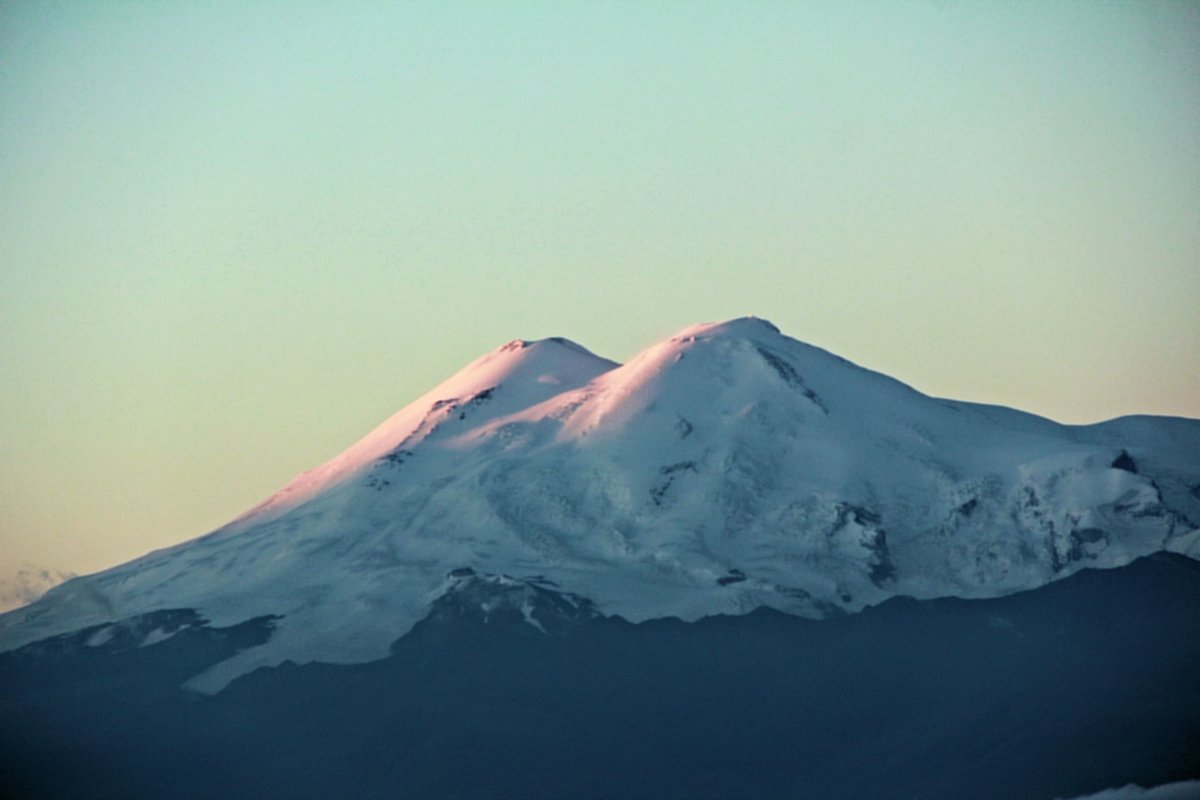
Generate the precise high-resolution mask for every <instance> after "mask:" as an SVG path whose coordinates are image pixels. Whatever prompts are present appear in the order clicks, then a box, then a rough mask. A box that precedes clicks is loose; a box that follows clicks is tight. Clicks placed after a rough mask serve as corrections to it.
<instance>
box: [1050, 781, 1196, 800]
mask: <svg viewBox="0 0 1200 800" xmlns="http://www.w3.org/2000/svg"><path fill="white" fill-rule="evenodd" d="M1060 800H1062V798H1060ZM1071 800H1200V781H1181V782H1179V783H1166V784H1163V785H1162V786H1155V787H1153V788H1151V789H1143V788H1142V787H1141V786H1138V785H1136V784H1132V783H1131V784H1129V785H1128V786H1122V787H1120V788H1117V789H1105V790H1104V791H1102V792H1097V793H1096V794H1089V795H1080V796H1079V797H1075V798H1072V799H1071Z"/></svg>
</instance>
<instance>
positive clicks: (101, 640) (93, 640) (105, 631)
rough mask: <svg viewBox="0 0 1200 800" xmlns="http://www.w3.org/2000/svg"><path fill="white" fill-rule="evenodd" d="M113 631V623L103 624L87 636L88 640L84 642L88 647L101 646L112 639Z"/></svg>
mask: <svg viewBox="0 0 1200 800" xmlns="http://www.w3.org/2000/svg"><path fill="white" fill-rule="evenodd" d="M115 633H116V626H115V625H105V626H104V627H103V628H101V629H100V630H98V631H96V632H95V633H93V634H92V635H91V636H89V637H88V640H87V641H86V642H84V644H86V645H87V646H88V647H103V646H104V645H106V644H108V643H109V642H111V641H112V638H113V635H114V634H115Z"/></svg>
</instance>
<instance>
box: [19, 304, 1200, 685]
mask: <svg viewBox="0 0 1200 800" xmlns="http://www.w3.org/2000/svg"><path fill="white" fill-rule="evenodd" d="M1197 520H1200V421H1196V420H1186V419H1177V418H1155V417H1126V418H1121V419H1117V420H1112V421H1110V422H1106V423H1102V424H1099V425H1090V426H1067V425H1060V424H1057V423H1055V422H1052V421H1050V420H1047V419H1044V418H1040V417H1037V416H1034V415H1030V414H1025V413H1022V412H1019V411H1014V410H1011V409H1006V408H1000V407H994V406H984V405H977V404H973V403H965V402H957V401H949V400H941V399H935V398H931V397H928V396H926V395H923V394H921V393H920V392H918V391H916V390H914V389H912V388H910V387H908V386H906V385H904V384H902V383H900V382H898V381H896V380H893V379H892V378H889V377H886V376H884V375H881V374H879V373H875V372H872V371H870V370H866V369H862V368H860V367H857V366H855V365H853V364H851V363H849V362H848V361H846V360H844V359H841V358H839V357H837V356H834V355H832V354H830V353H828V352H826V351H824V350H821V349H819V348H816V347H812V346H810V345H807V344H804V343H802V342H799V341H796V340H795V339H792V338H789V337H787V336H785V335H783V334H782V333H780V331H779V330H778V329H777V328H776V327H775V326H774V325H772V324H771V323H769V322H766V321H765V320H761V319H755V318H743V319H735V320H731V321H728V322H724V323H719V324H704V325H695V326H692V327H689V328H687V329H685V330H683V331H680V332H679V333H678V334H676V335H675V336H672V337H670V338H669V339H667V340H665V341H662V342H659V343H658V344H655V345H653V346H651V347H649V348H647V349H646V350H645V351H643V352H641V353H639V354H638V355H637V356H635V357H634V358H633V359H631V360H630V361H629V362H628V363H627V364H624V365H618V364H616V363H614V362H611V361H608V360H607V359H604V358H600V357H599V356H596V355H594V354H592V353H590V352H589V351H587V350H586V349H584V348H583V347H580V346H579V345H576V344H574V343H572V342H570V341H568V340H565V339H545V340H542V341H537V342H526V341H522V340H514V341H512V342H509V343H508V344H506V345H504V346H503V347H500V348H499V349H497V350H495V351H494V352H492V353H489V354H487V355H485V356H483V357H481V358H480V359H478V360H476V361H475V362H473V363H471V364H470V365H468V366H467V367H466V368H464V369H463V370H461V371H460V372H458V373H457V374H456V375H454V376H453V377H452V378H450V379H449V380H447V381H446V382H444V383H443V384H441V385H439V386H438V387H436V388H435V389H433V390H432V391H431V392H429V393H427V394H425V395H424V396H422V397H420V398H418V399H417V400H415V401H414V402H412V403H411V404H409V405H408V406H406V407H405V408H403V409H402V410H400V411H399V412H398V413H397V414H396V415H394V416H393V417H391V418H390V419H388V420H387V421H385V422H384V423H383V424H382V425H380V426H379V427H378V428H376V429H375V430H374V431H373V432H372V433H370V434H369V435H368V436H366V437H365V438H364V439H362V440H361V441H359V442H358V443H356V444H354V445H353V446H352V447H350V448H349V449H348V450H346V451H345V452H344V453H343V454H341V455H340V456H338V457H336V458H334V459H333V460H331V461H329V462H328V463H326V464H324V465H321V466H319V467H317V468H315V469H313V470H311V471H309V472H306V473H304V474H303V475H300V476H299V477H297V478H296V479H295V480H294V481H293V482H292V483H290V484H289V485H288V486H286V487H284V488H283V489H282V490H281V491H280V492H278V493H277V494H275V495H274V496H272V497H270V498H268V499H267V500H266V501H264V502H263V503H262V504H260V505H258V506H256V507H255V508H253V509H251V510H250V511H248V512H247V513H246V514H244V515H242V516H241V517H239V518H238V519H236V520H234V521H233V522H231V523H230V524H229V525H227V526H225V527H223V528H220V529H218V530H216V531H214V532H212V533H210V534H208V535H206V536H203V537H200V538H198V539H195V540H193V541H190V542H185V543H183V544H181V545H178V546H176V547H173V548H169V549H166V550H161V551H157V552H154V553H150V554H149V555H147V556H144V557H142V558H140V559H138V560H136V561H133V562H130V563H128V564H125V565H122V566H119V567H116V568H113V569H110V570H108V571H106V572H102V573H99V574H96V575H91V576H87V577H83V578H77V579H75V580H72V581H69V582H67V583H66V584H63V585H62V586H59V587H57V588H55V589H53V590H51V591H50V592H49V593H47V595H46V596H45V597H44V598H43V599H42V600H40V601H39V602H37V603H35V604H33V605H32V606H29V607H27V608H24V609H19V610H17V611H14V612H11V613H9V614H7V615H4V616H3V617H0V649H4V650H8V649H12V648H15V647H19V646H21V645H23V644H25V643H28V642H32V641H35V640H39V639H42V638H45V637H48V636H52V635H55V634H60V633H66V632H70V631H77V630H81V629H83V628H85V627H88V626H94V625H98V624H102V623H111V622H115V621H119V620H123V619H128V618H132V617H134V616H137V615H143V614H147V613H150V612H154V611H160V610H165V609H194V610H196V611H198V612H199V613H201V614H203V616H204V617H205V618H206V619H208V620H210V621H211V622H212V624H214V625H218V626H223V625H234V624H239V623H242V622H244V621H246V620H251V619H257V618H264V617H271V618H273V619H274V623H273V626H274V627H273V631H272V633H271V635H270V636H269V638H267V639H266V641H264V642H262V643H259V644H257V645H256V646H253V647H249V648H247V649H245V650H243V651H241V652H239V653H237V654H236V655H234V656H233V657H232V658H230V659H228V660H226V661H223V662H221V663H220V664H217V665H216V666H215V667H212V668H211V669H209V670H207V671H206V672H204V673H202V674H200V675H198V676H195V677H193V678H192V680H191V682H190V685H191V686H192V687H193V688H196V689H199V690H201V691H207V692H213V691H219V690H220V689H221V688H223V687H224V686H225V685H226V684H227V683H228V682H229V681H230V680H232V679H233V678H235V677H237V676H239V675H242V674H245V673H247V672H249V671H251V670H253V669H255V668H257V667H260V666H272V665H277V664H280V663H282V662H284V661H286V660H290V661H295V662H300V663H304V662H308V661H314V660H316V661H326V662H335V663H355V662H365V661H372V660H376V659H381V658H384V657H386V656H387V655H388V653H389V646H390V645H391V643H392V642H394V641H395V640H396V639H397V638H398V637H400V636H402V635H403V634H405V633H406V632H407V631H409V630H410V629H411V628H412V626H413V625H414V623H416V622H417V621H418V620H419V619H421V618H422V617H423V616H425V614H426V613H427V612H428V609H429V608H430V607H431V605H433V604H434V603H435V602H436V601H437V600H438V599H439V598H442V597H445V596H446V595H447V593H448V592H450V591H451V590H452V589H453V588H454V587H455V586H458V585H459V584H460V583H461V577H458V578H456V577H454V576H455V575H458V576H462V575H464V574H468V573H466V572H464V570H469V571H471V572H470V574H480V575H494V576H501V578H498V580H499V579H503V580H508V581H517V582H518V583H519V584H520V585H526V583H527V582H528V581H531V580H533V581H535V583H536V582H538V581H546V582H548V583H549V584H550V585H553V586H556V587H561V589H562V591H564V592H567V593H570V595H571V596H573V597H579V598H585V599H586V600H587V602H588V603H590V604H592V605H591V606H589V607H594V609H595V611H596V613H599V614H609V615H620V616H622V617H625V618H626V619H629V620H633V621H639V620H645V619H649V618H655V617H668V616H674V617H680V618H682V619H685V620H694V619H698V618H700V617H703V616H708V615H713V614H718V613H744V612H748V611H751V610H753V609H755V608H758V607H761V606H767V607H771V608H775V609H778V610H781V611H785V612H788V613H791V614H797V615H801V616H808V617H814V618H816V617H829V616H834V615H838V614H841V613H844V612H848V611H857V610H860V609H862V608H863V607H865V606H867V605H874V604H878V603H880V602H882V601H884V600H886V599H887V598H889V597H892V596H894V595H911V596H915V597H918V598H930V597H937V596H944V595H956V596H960V597H993V596H999V595H1004V594H1009V593H1012V592H1015V591H1018V590H1022V589H1029V588H1034V587H1037V586H1041V585H1043V584H1046V583H1049V582H1051V581H1054V580H1056V579H1059V578H1062V577H1065V576H1067V575H1070V574H1072V573H1074V572H1076V571H1078V570H1079V569H1080V568H1082V567H1086V566H1093V567H1117V566H1122V565H1125V564H1127V563H1129V562H1131V561H1132V560H1134V559H1135V558H1137V557H1139V556H1142V555H1146V554H1149V553H1153V552H1156V551H1160V550H1169V551H1174V552H1178V553H1182V554H1185V555H1189V556H1192V557H1193V558H1196V557H1200V527H1198V523H1197ZM522 582H525V583H522ZM537 585H541V584H537ZM529 591H530V592H532V591H533V590H532V589H531V590H529ZM531 619H532V620H533V621H531V622H530V625H534V622H536V619H534V618H531ZM534 627H536V626H534ZM160 635H167V634H160Z"/></svg>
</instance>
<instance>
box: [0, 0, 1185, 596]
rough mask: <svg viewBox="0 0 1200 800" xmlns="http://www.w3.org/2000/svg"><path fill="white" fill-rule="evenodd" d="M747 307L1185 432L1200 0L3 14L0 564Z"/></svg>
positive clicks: (255, 484)
mask: <svg viewBox="0 0 1200 800" xmlns="http://www.w3.org/2000/svg"><path fill="white" fill-rule="evenodd" d="M744 314H756V315H759V316H763V317H766V318H768V319H770V320H772V321H774V322H775V323H776V324H777V325H779V326H780V327H781V328H782V329H783V331H784V332H785V333H788V334H790V335H792V336H795V337H796V338H799V339H803V340H805V341H809V342H811V343H814V344H817V345H820V346H822V347H825V348H827V349H830V350H833V351H834V352H837V353H838V354H840V355H843V356H845V357H847V358H849V359H851V360H853V361H856V362H857V363H859V364H861V365H863V366H866V367H870V368H873V369H877V370H880V371H883V372H886V373H888V374H890V375H892V376H894V377H897V378H899V379H901V380H903V381H905V382H907V383H910V384H912V385H913V386H915V387H917V388H918V389H921V390H922V391H925V392H927V393H930V394H935V395H941V396H949V397H954V398H958V399H964V400H975V401H980V402H989V403H1001V404H1005V405H1011V406H1016V407H1019V408H1023V409H1025V410H1028V411H1033V412H1036V413H1039V414H1043V415H1046V416H1049V417H1052V418H1054V419H1057V420H1060V421H1064V422H1093V421H1098V420H1101V419H1105V418H1108V417H1113V416H1118V415H1121V414H1128V413H1137V412H1145V413H1160V414H1175V415H1183V416H1191V417H1200V4H1197V3H1194V2H1176V3H1168V2H1162V3H1155V2H1137V3H1134V2H1130V3H1115V2H1112V3H1106V2H1037V3H1032V2H1031V3H1022V2H1002V3H1001V2H995V3H984V2H978V3H959V2H928V3H918V2H912V3H904V2H886V3H885V2H874V3H845V2H836V3H827V4H822V3H819V2H795V3H765V2H764V3H754V2H745V1H742V2H728V3H721V2H710V3H706V2H697V1H695V0H689V1H688V2H678V3H643V2H632V3H615V2H595V3H577V4H572V3H452V2H431V3H416V2H414V3H396V4H391V3H388V4H382V3H381V4H373V3H335V2H328V3H299V2H280V3H269V2H250V3H248V2H244V0H238V1H237V2H229V3H222V2H204V3H186V2H163V3H158V2H141V3H117V2H90V3H54V2H40V1H39V2H11V0H6V1H5V2H0V576H2V575H3V574H6V573H11V572H13V571H15V569H16V567H17V565H19V564H20V563H22V562H32V563H35V564H38V565H41V566H46V567H52V568H58V569H67V570H74V571H81V572H86V571H94V570H98V569H101V568H104V567H107V566H111V565H114V564H116V563H119V562H121V561H124V560H127V559H129V558H132V557H135V556H137V555H140V554H142V553H144V552H146V551H148V550H150V549H152V548H156V547H162V546H165V545H168V544H173V543H175V542H178V541H181V540H183V539H186V538H190V537H193V536H196V535H199V534H202V533H204V532H206V531H207V530H210V529H212V528H214V527H216V526H218V525H220V524H221V523H223V522H226V521H228V520H229V519H230V518H232V517H233V516H235V515H237V514H238V513H240V512H241V511H243V510H245V509H246V508H247V507H249V506H250V505H251V504H253V503H254V502H256V501H258V500H259V499H261V498H262V497H264V496H265V495H267V494H269V493H271V492H273V491H274V490H275V489H277V488H279V487H280V486H282V485H283V484H284V483H286V482H287V481H288V480H289V479H290V478H291V477H292V476H294V475H295V474H296V473H298V472H300V471H301V470H303V469H306V468H308V467H311V466H314V465H315V464H317V463H319V462H321V461H324V460H326V459H327V458H329V457H331V456H333V455H335V454H336V453H337V452H339V451H341V450H342V449H344V448H345V447H347V446H348V445H349V444H351V443H352V442H353V441H354V440H355V439H357V438H358V437H359V436H361V435H362V434H364V433H366V432H367V431H368V430H369V429H371V428H372V427H374V425H375V424H376V423H378V422H380V421H381V420H383V419H384V418H385V417H387V416H388V415H390V414H391V413H392V412H393V411H395V410H396V409H398V408H400V407H401V406H403V405H404V404H406V403H407V402H409V401H410V400H412V399H413V398H415V397H416V396H417V395H419V394H421V393H423V392H424V391H426V390H427V389H429V388H431V387H432V386H433V385H434V384H435V383H436V382H438V381H439V380H441V379H442V378H444V377H446V376H447V375H448V374H450V373H452V372H454V371H456V370H457V369H458V368H459V367H461V366H462V365H464V364H465V363H466V362H468V361H469V360H471V359H473V358H475V357H476V356H478V355H480V354H482V353H484V352H486V351H488V350H491V349H493V348H495V347H496V346H498V345H500V344H502V343H503V342H504V341H506V340H508V339H511V338H515V337H522V338H540V337H543V336H549V335H563V336H567V337H569V338H571V339H574V340H575V341H578V342H580V343H582V344H584V345H585V346H587V347H589V348H591V349H592V350H594V351H596V352H598V353H600V354H601V355H605V356H608V357H611V358H615V359H618V360H624V359H625V358H627V357H629V356H630V355H632V354H633V353H634V352H636V351H637V350H638V349H640V348H641V347H643V346H645V345H648V344H650V343H652V342H654V341H656V340H657V339H659V338H661V337H663V336H665V335H667V334H669V333H671V332H673V331H674V330H676V329H678V328H681V327H683V326H685V325H687V324H689V323H692V322H697V321H707V320H719V319H724V318H728V317H733V316H740V315H744Z"/></svg>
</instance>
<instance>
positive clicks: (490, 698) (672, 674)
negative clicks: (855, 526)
mask: <svg viewBox="0 0 1200 800" xmlns="http://www.w3.org/2000/svg"><path fill="white" fill-rule="evenodd" d="M455 573H456V574H455V575H454V576H453V577H452V580H451V589H450V590H449V591H448V593H447V594H446V595H445V596H443V598H442V599H440V600H439V601H438V602H437V603H435V605H434V607H433V608H432V609H431V612H430V614H429V616H427V617H426V619H425V620H424V621H422V622H421V623H419V624H418V625H417V626H416V627H415V628H414V629H413V631H412V632H411V633H410V634H409V635H407V636H405V637H403V638H401V639H400V640H398V641H397V642H396V643H395V645H394V647H393V654H392V656H391V657H390V658H387V659H385V660H382V661H378V662H374V663H370V664H360V665H352V666H331V665H323V664H310V665H306V666H295V665H284V666H282V667H279V668H275V669H262V670H259V671H257V672H254V673H252V674H250V675H247V676H245V677H243V678H241V679H239V680H237V681H235V682H234V683H233V684H232V685H230V686H229V688H228V689H226V690H225V691H223V692H221V693H220V694H218V695H216V696H213V697H206V696H201V695H197V694H194V693H191V692H188V691H186V690H183V689H181V688H180V684H182V683H183V681H185V680H186V679H187V678H188V677H190V676H192V675H195V674H196V673H197V672H199V671H200V670H202V669H204V668H205V667H206V666H207V665H210V664H213V663H216V662H217V661H220V660H222V659H224V658H227V657H228V656H229V655H230V654H232V653H234V652H236V651H237V650H238V649H241V648H244V647H248V646H252V645H254V644H256V643H258V642H261V641H263V640H264V639H265V638H266V637H269V636H270V635H271V627H272V622H273V621H272V620H271V619H270V618H261V619H255V620H249V621H247V622H245V623H243V624H242V625H239V626H236V627H232V628H224V629H216V628H213V627H211V626H209V625H208V624H207V623H206V622H205V621H204V620H203V619H202V618H200V617H199V616H198V615H196V614H195V612H192V611H188V610H177V611H162V612H156V613H154V614H149V615H144V616H142V617H139V618H135V619H133V620H129V621H127V622H126V623H123V624H121V625H116V626H107V627H106V626H101V627H98V628H92V629H89V630H85V631H81V632H78V633H75V634H71V635H68V636H61V637H56V638H54V639H49V640H45V641H42V642H38V643H35V644H33V645H29V646H27V647H25V648H23V649H21V650H19V651H16V652H13V653H7V654H3V655H0V781H3V782H4V784H5V785H4V786H3V787H2V791H0V795H3V796H5V797H15V798H24V797H29V798H34V797H36V798H77V797H89V798H135V799H136V798H158V797H167V796H170V797H173V798H213V797H222V798H332V797H338V798H392V797H414V798H417V797H419V798H515V797H522V798H566V797H570V798H589V797H595V798H671V797H677V798H704V797H710V798H716V797H721V798H729V797H796V798H827V799H831V800H836V799H837V798H855V799H856V800H862V799H864V798H889V799H893V798H963V797H971V798H979V799H980V800H986V799H987V798H997V799H998V798H1014V799H1015V798H1020V800H1038V799H1039V798H1046V800H1050V798H1055V797H1071V796H1075V795H1080V794H1085V793H1090V792H1096V791H1099V790H1101V789H1104V788H1107V787H1113V786H1120V785H1124V784H1127V783H1138V784H1141V785H1143V786H1149V785H1157V784H1161V783H1167V782H1171V781H1178V780H1184V779H1188V778H1198V777H1200V563H1198V562H1196V561H1192V560H1190V559H1186V558H1183V557H1179V556H1172V555H1167V554H1158V555H1154V556H1151V557H1148V558H1143V559H1140V560H1138V561H1137V562H1135V563H1133V564H1131V565H1129V566H1127V567H1124V568H1121V569H1115V570H1109V571H1093V570H1087V571H1084V572H1081V573H1079V574H1077V575H1075V576H1073V577H1070V578H1067V579H1064V580H1062V581H1059V582H1057V583H1054V584H1051V585H1049V586H1046V587H1044V588H1042V589H1038V590H1035V591H1031V592H1025V593H1022V594H1018V595H1012V596H1009V597H1004V598H999V599H993V600H973V601H969V600H956V599H945V600H936V601H916V600H910V599H904V598H897V599H894V600H891V601H888V602H886V603H884V604H882V605H880V606H878V607H875V608H871V609H868V610H866V611H864V612H862V613H860V614H857V615H853V616H848V617H844V618H840V619H835V620H829V621H824V622H813V621H809V620H803V619H799V618H795V617H790V616H786V615H784V614H780V613H778V612H773V611H770V610H765V609H762V610H759V611H756V612H753V613H751V614H748V615H746V616H742V617H714V618H709V619H705V620H702V621H700V622H697V623H694V624H685V623H682V622H680V621H678V620H658V621H652V622H646V623H643V624H640V625H633V624H630V623H628V622H626V621H624V620H621V619H618V618H613V617H603V616H600V615H598V614H596V613H595V611H594V610H593V609H592V608H591V606H590V604H589V603H587V601H586V600H585V599H583V598H579V597H576V596H572V595H567V594H565V593H561V592H558V591H557V590H556V587H554V586H553V585H552V584H549V582H546V581H541V580H539V579H528V578H527V579H513V578H498V577H496V576H482V575H476V574H475V573H474V572H472V571H471V570H469V569H462V570H456V571H455Z"/></svg>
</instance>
